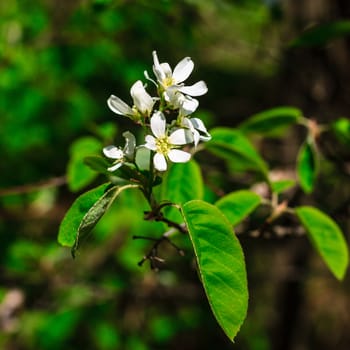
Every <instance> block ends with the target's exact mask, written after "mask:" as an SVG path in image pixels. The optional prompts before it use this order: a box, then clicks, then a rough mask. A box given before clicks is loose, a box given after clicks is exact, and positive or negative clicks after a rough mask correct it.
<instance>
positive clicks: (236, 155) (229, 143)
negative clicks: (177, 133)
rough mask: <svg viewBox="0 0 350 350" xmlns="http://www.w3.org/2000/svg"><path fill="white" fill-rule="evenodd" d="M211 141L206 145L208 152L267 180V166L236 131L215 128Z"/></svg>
mask: <svg viewBox="0 0 350 350" xmlns="http://www.w3.org/2000/svg"><path fill="white" fill-rule="evenodd" d="M210 133H211V136H212V139H211V140H210V141H209V142H207V143H206V147H207V148H208V150H209V151H210V152H212V153H213V154H215V155H216V156H219V157H221V158H224V159H227V160H230V161H233V162H240V163H241V164H242V165H244V167H245V169H247V170H254V171H257V172H259V173H261V174H262V175H263V176H264V178H265V179H266V178H267V165H266V163H265V162H264V160H263V159H262V158H261V157H260V155H259V154H258V152H257V151H256V150H255V148H254V146H253V145H252V144H251V142H250V141H249V140H248V139H247V138H246V137H245V136H244V135H243V134H242V133H241V132H240V131H239V130H236V129H230V128H215V129H213V130H211V132H210Z"/></svg>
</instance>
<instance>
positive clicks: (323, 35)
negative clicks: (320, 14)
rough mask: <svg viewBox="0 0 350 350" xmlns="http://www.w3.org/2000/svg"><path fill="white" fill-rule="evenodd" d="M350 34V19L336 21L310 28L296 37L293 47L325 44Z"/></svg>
mask: <svg viewBox="0 0 350 350" xmlns="http://www.w3.org/2000/svg"><path fill="white" fill-rule="evenodd" d="M347 35H350V21H336V22H331V23H327V24H322V25H319V26H316V27H313V28H310V29H308V30H307V31H305V32H304V33H303V34H301V35H300V36H299V37H298V38H296V39H294V40H293V41H292V42H291V43H290V46H291V47H308V46H323V45H325V44H327V43H328V42H329V41H331V40H333V39H337V38H341V37H344V36H347Z"/></svg>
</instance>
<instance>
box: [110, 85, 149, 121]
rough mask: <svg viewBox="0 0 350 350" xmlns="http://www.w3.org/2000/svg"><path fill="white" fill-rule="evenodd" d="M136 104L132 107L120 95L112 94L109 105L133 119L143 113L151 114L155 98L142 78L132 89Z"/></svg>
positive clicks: (115, 110)
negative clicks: (149, 92) (148, 91)
mask: <svg viewBox="0 0 350 350" xmlns="http://www.w3.org/2000/svg"><path fill="white" fill-rule="evenodd" d="M130 94H131V97H132V99H133V102H134V105H133V107H132V108H131V107H130V106H129V105H128V104H126V103H125V102H124V101H123V100H121V99H120V98H119V97H117V96H114V95H112V96H111V97H110V98H109V99H108V100H107V104H108V107H109V108H110V109H111V110H112V111H113V112H114V113H117V114H119V115H125V116H127V117H129V118H131V119H138V118H139V117H140V114H141V115H144V116H150V115H151V113H152V109H153V105H154V103H155V100H154V99H153V98H152V97H151V96H150V95H149V94H148V93H147V92H146V90H145V88H144V86H143V84H142V82H141V80H138V81H136V83H134V85H133V86H132V87H131V89H130Z"/></svg>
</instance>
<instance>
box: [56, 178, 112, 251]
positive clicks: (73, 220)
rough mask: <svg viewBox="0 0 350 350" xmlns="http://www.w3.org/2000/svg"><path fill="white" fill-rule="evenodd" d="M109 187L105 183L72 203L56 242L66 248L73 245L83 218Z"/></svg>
mask: <svg viewBox="0 0 350 350" xmlns="http://www.w3.org/2000/svg"><path fill="white" fill-rule="evenodd" d="M110 187H111V184H110V183H105V184H103V185H101V186H98V187H96V188H94V189H92V190H90V191H88V192H85V193H83V194H82V195H81V196H79V197H78V198H77V199H76V200H75V201H74V203H73V204H72V206H71V207H70V209H69V210H68V212H67V213H66V215H65V217H64V218H63V220H62V222H61V225H60V228H59V233H58V242H59V243H60V244H62V245H63V246H67V247H72V246H73V245H74V242H75V240H76V237H77V235H78V229H79V226H80V223H81V221H82V220H83V218H84V216H85V215H86V213H87V212H88V211H89V210H90V209H91V208H92V207H93V206H94V205H95V203H96V202H97V201H98V200H99V199H100V198H101V197H102V196H103V195H104V194H105V193H106V191H107V190H108V189H109V188H110Z"/></svg>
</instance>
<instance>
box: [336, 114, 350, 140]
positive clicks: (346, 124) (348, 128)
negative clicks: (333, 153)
mask: <svg viewBox="0 0 350 350" xmlns="http://www.w3.org/2000/svg"><path fill="white" fill-rule="evenodd" d="M332 130H333V132H334V133H335V135H336V136H337V139H338V140H339V141H340V142H341V143H343V144H345V145H350V120H349V119H347V118H339V119H337V120H336V121H335V122H334V123H332Z"/></svg>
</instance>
